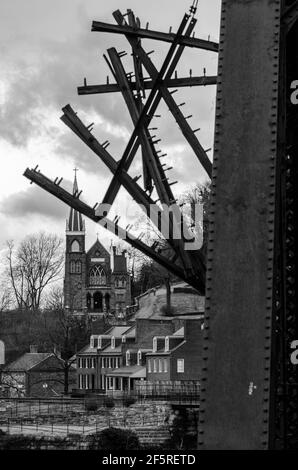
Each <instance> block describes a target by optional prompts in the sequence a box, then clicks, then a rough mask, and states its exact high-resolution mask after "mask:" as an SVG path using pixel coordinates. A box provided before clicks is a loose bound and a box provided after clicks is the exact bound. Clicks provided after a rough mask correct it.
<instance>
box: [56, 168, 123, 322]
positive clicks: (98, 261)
mask: <svg viewBox="0 0 298 470" xmlns="http://www.w3.org/2000/svg"><path fill="white" fill-rule="evenodd" d="M77 193H78V184H77V177H76V175H75V178H74V184H73V194H77ZM85 233H86V232H85V222H84V220H83V217H82V215H81V214H80V213H79V212H77V211H76V210H74V209H72V208H71V209H70V213H69V217H68V220H67V221H66V253H65V276H64V306H65V309H67V310H68V311H70V312H72V313H114V314H117V315H118V314H121V313H124V312H125V308H126V307H127V306H129V305H131V285H130V275H129V273H128V271H127V258H126V251H125V250H123V251H122V252H121V253H119V252H117V249H116V247H115V246H113V247H112V249H111V250H110V251H108V250H107V249H106V248H105V247H104V246H103V245H102V244H101V243H100V241H99V240H98V238H97V240H96V241H95V243H94V244H93V245H92V246H91V248H89V250H88V251H87V252H86V248H85Z"/></svg>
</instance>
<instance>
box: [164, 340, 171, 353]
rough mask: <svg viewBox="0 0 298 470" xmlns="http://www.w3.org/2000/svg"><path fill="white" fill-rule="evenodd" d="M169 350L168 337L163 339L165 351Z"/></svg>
mask: <svg viewBox="0 0 298 470" xmlns="http://www.w3.org/2000/svg"><path fill="white" fill-rule="evenodd" d="M169 350H170V340H169V337H168V336H166V337H165V351H166V352H168V351H169Z"/></svg>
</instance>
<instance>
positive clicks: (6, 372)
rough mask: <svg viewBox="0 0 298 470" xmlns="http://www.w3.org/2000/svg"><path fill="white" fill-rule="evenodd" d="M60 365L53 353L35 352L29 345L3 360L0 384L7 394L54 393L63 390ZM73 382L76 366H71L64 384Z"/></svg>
mask: <svg viewBox="0 0 298 470" xmlns="http://www.w3.org/2000/svg"><path fill="white" fill-rule="evenodd" d="M64 379H65V376H64V368H63V363H62V361H61V359H60V358H59V357H58V356H57V355H56V354H54V353H47V352H46V353H39V352H37V351H36V350H35V348H33V347H31V348H30V352H29V353H25V354H23V355H22V356H21V357H19V358H18V359H16V360H15V361H13V362H11V363H10V364H7V365H6V366H5V367H4V368H3V369H2V371H1V386H2V388H3V389H5V390H6V392H7V396H9V397H12V398H13V397H55V396H60V395H62V394H63V393H64ZM75 383H76V370H75V367H74V366H71V368H70V370H69V374H68V384H69V389H70V390H71V389H72V388H73V387H74V386H75Z"/></svg>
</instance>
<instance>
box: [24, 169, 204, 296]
mask: <svg viewBox="0 0 298 470" xmlns="http://www.w3.org/2000/svg"><path fill="white" fill-rule="evenodd" d="M24 176H25V177H26V178H28V179H29V180H30V181H31V182H33V183H35V184H37V185H38V186H40V187H41V188H42V189H44V190H46V191H47V192H48V193H50V194H52V195H54V196H55V197H57V199H59V200H60V201H62V202H65V203H66V204H67V205H68V206H70V207H73V209H75V210H77V211H78V212H80V213H81V214H83V215H85V216H86V217H88V218H89V219H90V220H92V221H93V222H96V223H99V224H100V225H101V226H102V227H103V228H105V229H107V230H109V231H111V232H112V233H114V234H116V235H118V236H119V237H120V238H122V239H123V240H125V241H126V242H127V243H128V244H129V245H131V246H133V247H134V248H136V249H138V250H139V251H141V252H142V253H144V254H145V255H146V256H149V257H150V258H151V259H153V260H154V261H156V262H157V263H158V264H160V265H161V266H163V267H164V268H166V269H168V270H169V271H170V272H172V273H173V274H174V275H175V276H178V277H179V278H180V279H182V280H184V281H185V282H188V283H189V284H190V285H192V286H193V287H194V288H195V289H197V290H198V291H199V292H204V285H203V284H201V281H200V279H201V278H200V277H196V276H193V277H192V278H191V277H189V276H187V275H186V273H185V271H184V270H183V269H182V268H181V267H179V266H177V265H175V264H174V263H172V262H171V261H170V260H168V259H167V258H165V257H164V256H162V255H160V254H159V253H158V252H157V251H155V250H154V249H152V248H151V247H149V246H148V245H146V244H145V243H143V242H142V241H141V240H140V239H138V238H136V237H135V236H133V235H132V234H130V233H129V232H128V231H127V230H125V229H123V228H122V227H120V226H119V225H118V224H115V223H114V222H113V221H111V220H110V219H108V218H107V217H103V218H100V217H99V216H97V215H96V213H95V209H94V208H91V207H89V206H88V205H87V204H86V203H84V202H83V201H81V200H80V199H78V198H77V197H74V195H73V194H71V193H69V192H68V191H66V190H65V189H64V188H62V187H60V186H58V185H57V184H55V183H54V182H53V181H51V180H50V179H49V178H47V177H46V176H44V175H43V174H42V173H40V172H39V171H35V170H33V169H29V168H27V169H26V170H25V172H24Z"/></svg>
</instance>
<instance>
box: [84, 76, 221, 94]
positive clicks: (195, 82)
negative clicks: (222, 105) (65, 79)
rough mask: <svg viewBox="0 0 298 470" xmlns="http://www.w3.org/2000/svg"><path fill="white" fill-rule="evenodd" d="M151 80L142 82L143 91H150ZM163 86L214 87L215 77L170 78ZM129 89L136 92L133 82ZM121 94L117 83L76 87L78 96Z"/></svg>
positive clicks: (130, 82) (130, 83)
mask: <svg viewBox="0 0 298 470" xmlns="http://www.w3.org/2000/svg"><path fill="white" fill-rule="evenodd" d="M153 83H154V82H153V80H151V79H149V80H147V79H146V80H144V81H143V87H144V89H145V90H151V89H152V86H153ZM164 84H165V86H166V87H167V88H181V87H193V86H207V85H216V84H217V77H216V76H203V77H180V78H171V79H169V80H165V81H164ZM129 87H130V89H131V90H136V89H137V85H136V82H134V81H131V80H130V81H129ZM115 92H121V89H120V87H119V85H118V84H117V83H109V84H105V85H86V86H80V87H78V94H79V95H96V94H102V93H115Z"/></svg>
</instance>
